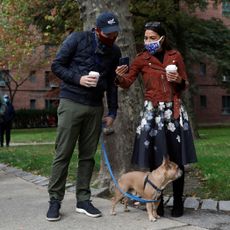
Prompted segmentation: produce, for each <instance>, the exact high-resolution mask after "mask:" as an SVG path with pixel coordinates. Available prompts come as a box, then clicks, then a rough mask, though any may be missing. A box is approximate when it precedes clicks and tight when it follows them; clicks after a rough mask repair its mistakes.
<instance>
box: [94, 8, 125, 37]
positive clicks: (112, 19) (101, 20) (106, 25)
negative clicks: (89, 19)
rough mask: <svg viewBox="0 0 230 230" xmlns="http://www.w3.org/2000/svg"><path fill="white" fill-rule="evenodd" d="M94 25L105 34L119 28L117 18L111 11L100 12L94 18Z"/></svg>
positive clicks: (116, 30)
mask: <svg viewBox="0 0 230 230" xmlns="http://www.w3.org/2000/svg"><path fill="white" fill-rule="evenodd" d="M96 26H97V27H98V28H99V29H100V30H101V31H102V32H103V33H106V34H108V33H112V32H118V31H119V30H120V28H119V22H118V19H117V17H116V16H115V15H114V14H113V13H111V12H104V13H101V14H100V15H99V16H98V17H97V19H96Z"/></svg>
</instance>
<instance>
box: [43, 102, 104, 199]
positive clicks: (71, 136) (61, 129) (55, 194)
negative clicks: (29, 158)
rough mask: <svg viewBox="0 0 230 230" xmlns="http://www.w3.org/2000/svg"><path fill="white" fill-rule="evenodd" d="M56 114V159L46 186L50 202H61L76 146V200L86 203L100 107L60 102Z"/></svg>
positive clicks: (100, 118)
mask: <svg viewBox="0 0 230 230" xmlns="http://www.w3.org/2000/svg"><path fill="white" fill-rule="evenodd" d="M57 114H58V128H57V138H56V143H55V152H56V155H55V158H54V161H53V165H52V172H51V177H50V181H49V186H48V192H49V195H50V198H55V199H58V200H63V198H64V195H65V184H66V178H67V174H68V166H69V163H70V160H71V157H72V154H73V151H74V148H75V146H76V143H77V142H78V150H79V151H78V165H76V167H77V175H76V198H77V200H78V201H84V200H89V199H90V196H91V192H90V180H91V177H92V173H93V168H94V164H95V161H94V156H95V153H96V150H97V145H98V141H99V137H100V133H101V121H102V116H103V107H102V106H99V107H92V106H87V105H82V104H79V103H75V102H73V101H71V100H67V99H61V100H60V104H59V107H58V111H57Z"/></svg>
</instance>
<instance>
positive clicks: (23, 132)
mask: <svg viewBox="0 0 230 230" xmlns="http://www.w3.org/2000/svg"><path fill="white" fill-rule="evenodd" d="M55 138H56V128H43V129H13V130H12V135H11V142H15V143H23V142H24V143H31V142H52V141H55Z"/></svg>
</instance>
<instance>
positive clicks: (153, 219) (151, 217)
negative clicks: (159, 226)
mask: <svg viewBox="0 0 230 230" xmlns="http://www.w3.org/2000/svg"><path fill="white" fill-rule="evenodd" d="M156 220H157V219H156V218H155V217H154V216H149V221H151V222H155V221H156Z"/></svg>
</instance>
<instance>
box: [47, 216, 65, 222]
mask: <svg viewBox="0 0 230 230" xmlns="http://www.w3.org/2000/svg"><path fill="white" fill-rule="evenodd" d="M60 219H61V216H59V217H56V218H49V217H46V220H48V221H58V220H60Z"/></svg>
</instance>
